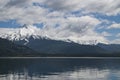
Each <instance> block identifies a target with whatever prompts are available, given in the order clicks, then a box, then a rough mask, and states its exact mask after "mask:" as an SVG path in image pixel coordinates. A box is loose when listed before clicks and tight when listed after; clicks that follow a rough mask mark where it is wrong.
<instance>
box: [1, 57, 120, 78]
mask: <svg viewBox="0 0 120 80" xmlns="http://www.w3.org/2000/svg"><path fill="white" fill-rule="evenodd" d="M119 62H120V60H119V59H117V60H116V59H0V80H120V77H119V76H120V63H119Z"/></svg>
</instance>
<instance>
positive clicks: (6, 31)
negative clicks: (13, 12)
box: [0, 25, 99, 45]
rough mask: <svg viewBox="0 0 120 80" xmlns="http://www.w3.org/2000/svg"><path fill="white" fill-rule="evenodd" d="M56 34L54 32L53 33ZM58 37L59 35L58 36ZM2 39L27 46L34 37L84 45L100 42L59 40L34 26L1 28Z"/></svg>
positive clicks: (0, 35)
mask: <svg viewBox="0 0 120 80" xmlns="http://www.w3.org/2000/svg"><path fill="white" fill-rule="evenodd" d="M53 33H54V32H53ZM56 35H57V34H56ZM0 37H1V38H4V39H8V40H11V41H20V40H24V41H26V42H25V44H27V43H28V42H29V38H30V37H33V38H34V39H41V38H44V39H51V40H61V41H65V42H75V43H79V44H84V45H96V44H98V43H99V41H98V40H93V39H92V40H84V39H82V38H81V39H78V40H77V39H72V38H59V37H58V36H57V37H56V36H54V35H52V36H51V34H49V32H47V31H46V30H44V29H41V28H38V27H36V26H33V25H23V26H21V27H19V28H1V30H0Z"/></svg>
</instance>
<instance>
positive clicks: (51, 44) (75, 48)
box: [15, 37, 107, 56]
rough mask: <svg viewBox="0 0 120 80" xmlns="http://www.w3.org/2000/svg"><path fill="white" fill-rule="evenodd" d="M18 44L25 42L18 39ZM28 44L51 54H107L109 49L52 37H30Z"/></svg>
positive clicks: (36, 49)
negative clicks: (57, 39) (51, 38)
mask: <svg viewBox="0 0 120 80" xmlns="http://www.w3.org/2000/svg"><path fill="white" fill-rule="evenodd" d="M15 43H17V44H22V45H23V44H24V41H16V42H15ZM26 46H28V47H30V48H32V49H33V50H35V51H37V52H41V53H44V54H47V55H49V56H52V55H56V56H58V55H59V56H98V55H100V54H103V53H104V54H106V53H107V51H106V50H104V49H102V48H101V47H99V46H96V45H80V44H77V43H74V42H63V41H56V40H50V39H34V38H32V37H31V38H29V43H27V44H26Z"/></svg>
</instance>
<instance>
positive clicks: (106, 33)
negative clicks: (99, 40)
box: [101, 31, 112, 37]
mask: <svg viewBox="0 0 120 80" xmlns="http://www.w3.org/2000/svg"><path fill="white" fill-rule="evenodd" d="M101 35H102V36H105V37H107V36H112V34H110V33H108V32H105V31H104V32H102V33H101Z"/></svg>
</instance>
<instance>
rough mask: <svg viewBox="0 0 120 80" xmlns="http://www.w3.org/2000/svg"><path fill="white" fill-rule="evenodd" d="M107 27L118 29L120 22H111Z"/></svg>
mask: <svg viewBox="0 0 120 80" xmlns="http://www.w3.org/2000/svg"><path fill="white" fill-rule="evenodd" d="M107 29H120V24H119V23H113V24H112V25H110V26H109V27H108V28H107Z"/></svg>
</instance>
